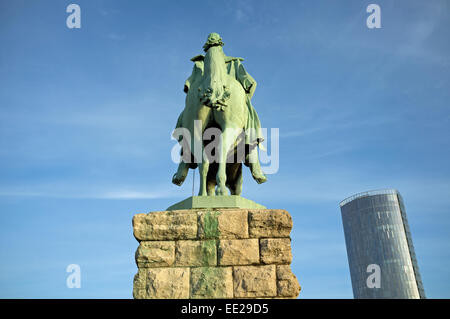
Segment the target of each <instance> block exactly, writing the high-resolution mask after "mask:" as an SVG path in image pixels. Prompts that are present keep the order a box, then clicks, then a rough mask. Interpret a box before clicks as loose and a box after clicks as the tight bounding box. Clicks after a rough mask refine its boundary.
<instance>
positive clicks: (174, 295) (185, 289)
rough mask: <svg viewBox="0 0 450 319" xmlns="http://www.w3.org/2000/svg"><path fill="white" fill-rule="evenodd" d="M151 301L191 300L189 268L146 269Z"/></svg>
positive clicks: (148, 292) (148, 296)
mask: <svg viewBox="0 0 450 319" xmlns="http://www.w3.org/2000/svg"><path fill="white" fill-rule="evenodd" d="M146 271H147V281H146V294H147V298H149V299H187V298H189V268H146Z"/></svg>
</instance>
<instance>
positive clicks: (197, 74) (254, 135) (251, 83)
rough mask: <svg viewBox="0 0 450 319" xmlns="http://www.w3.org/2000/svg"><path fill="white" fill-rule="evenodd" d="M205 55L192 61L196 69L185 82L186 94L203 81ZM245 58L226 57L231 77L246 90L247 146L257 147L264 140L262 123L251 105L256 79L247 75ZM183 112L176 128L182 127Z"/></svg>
mask: <svg viewBox="0 0 450 319" xmlns="http://www.w3.org/2000/svg"><path fill="white" fill-rule="evenodd" d="M203 60H204V56H203V55H197V56H195V57H193V58H192V59H191V61H193V62H194V68H193V70H192V74H191V76H189V78H188V79H187V80H186V81H185V82H184V92H185V93H187V92H188V91H189V89H190V87H191V85H192V83H194V82H196V81H201V78H202V76H203ZM243 60H244V59H243V58H235V57H225V63H226V69H227V72H228V74H229V75H230V76H232V77H234V78H235V79H236V80H237V81H238V82H239V83H240V84H241V85H242V87H243V88H244V91H245V93H246V94H245V95H246V104H247V107H248V118H247V125H246V127H245V130H246V135H245V144H248V145H251V146H256V145H258V144H259V143H261V142H262V141H263V140H264V137H263V134H262V130H261V122H260V121H259V117H258V114H257V113H256V110H255V108H254V107H253V105H252V103H251V99H252V97H253V94H254V93H255V89H256V81H255V79H254V78H253V77H252V76H251V75H250V74H248V73H247V71H246V70H245V68H244V66H243V65H242V63H241V61H243ZM182 117H183V112H181V114H180V116H179V117H178V121H177V125H176V128H179V127H182V126H183V125H182Z"/></svg>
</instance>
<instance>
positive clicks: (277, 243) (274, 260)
mask: <svg viewBox="0 0 450 319" xmlns="http://www.w3.org/2000/svg"><path fill="white" fill-rule="evenodd" d="M260 248H261V250H260V253H261V262H262V263H263V264H290V263H291V261H292V252H291V240H290V239H289V238H264V239H260Z"/></svg>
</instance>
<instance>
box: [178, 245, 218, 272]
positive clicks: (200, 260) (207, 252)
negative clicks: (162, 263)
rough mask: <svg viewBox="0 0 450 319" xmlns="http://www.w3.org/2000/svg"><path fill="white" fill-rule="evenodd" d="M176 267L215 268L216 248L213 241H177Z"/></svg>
mask: <svg viewBox="0 0 450 319" xmlns="http://www.w3.org/2000/svg"><path fill="white" fill-rule="evenodd" d="M175 265H176V266H215V265H217V248H216V241H215V240H179V241H177V243H176V250H175Z"/></svg>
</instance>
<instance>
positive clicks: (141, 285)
mask: <svg viewBox="0 0 450 319" xmlns="http://www.w3.org/2000/svg"><path fill="white" fill-rule="evenodd" d="M146 283H147V271H146V270H145V268H141V269H138V272H137V274H136V275H134V280H133V298H134V299H145V298H147V291H146V289H145V286H146Z"/></svg>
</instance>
